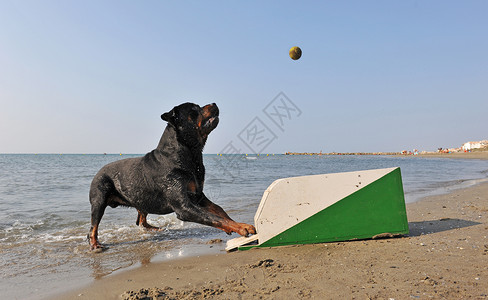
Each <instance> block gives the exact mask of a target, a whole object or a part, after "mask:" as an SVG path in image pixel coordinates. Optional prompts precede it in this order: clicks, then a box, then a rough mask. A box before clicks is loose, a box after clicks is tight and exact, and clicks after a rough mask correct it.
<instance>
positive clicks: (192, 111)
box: [161, 103, 219, 147]
mask: <svg viewBox="0 0 488 300" xmlns="http://www.w3.org/2000/svg"><path fill="white" fill-rule="evenodd" d="M161 119H163V120H164V121H166V122H168V123H169V124H170V125H171V126H173V127H174V128H175V129H176V134H177V137H178V139H179V140H180V141H181V142H182V143H184V144H186V145H187V146H189V147H203V146H204V145H205V142H206V141H207V137H208V135H209V134H210V132H211V131H212V130H214V129H215V127H217V125H218V124H219V108H218V107H217V104H215V103H212V104H208V105H205V106H204V107H200V106H199V105H197V104H193V103H183V104H180V105H178V106H175V107H174V108H173V109H172V110H170V111H169V112H167V113H164V114H162V115H161Z"/></svg>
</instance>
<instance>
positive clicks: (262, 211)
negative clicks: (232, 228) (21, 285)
mask: <svg viewBox="0 0 488 300" xmlns="http://www.w3.org/2000/svg"><path fill="white" fill-rule="evenodd" d="M254 225H255V227H256V230H257V234H255V235H253V236H250V237H247V238H246V237H240V238H236V239H232V240H230V241H228V242H227V248H226V250H228V251H230V250H234V249H236V248H237V249H239V250H245V249H249V248H252V247H274V246H283V245H294V244H312V243H324V242H334V241H347V240H355V239H367V238H372V237H374V236H377V235H380V234H385V233H388V234H391V235H402V234H408V222H407V214H406V210H405V198H404V193H403V185H402V178H401V173H400V168H388V169H376V170H367V171H356V172H346V173H333V174H322V175H312V176H300V177H291V178H282V179H278V180H276V181H275V182H273V183H272V184H271V185H270V186H269V187H268V188H267V189H266V191H265V192H264V194H263V197H262V199H261V202H260V204H259V207H258V210H257V212H256V215H255V216H254Z"/></svg>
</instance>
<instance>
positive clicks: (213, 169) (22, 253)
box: [0, 154, 488, 299]
mask: <svg viewBox="0 0 488 300" xmlns="http://www.w3.org/2000/svg"><path fill="white" fill-rule="evenodd" d="M135 156H140V155H122V156H120V155H30V154H25V155H20V154H19V155H16V154H7V155H1V154H0V290H1V291H2V292H1V294H2V298H5V299H16V298H18V299H38V298H40V297H46V296H49V295H52V294H54V293H59V292H62V291H65V290H66V289H70V288H73V287H76V286H77V285H81V284H84V283H89V282H90V281H92V280H94V279H95V280H96V279H97V278H100V277H103V276H106V275H108V274H111V273H113V272H114V271H117V270H121V269H127V268H130V267H134V266H139V265H141V264H147V263H149V262H154V261H162V260H167V259H175V258H178V257H181V256H186V255H199V254H204V253H219V252H222V251H223V248H224V247H225V243H221V244H207V242H208V241H210V240H212V239H223V240H224V241H226V240H228V239H230V238H233V237H236V236H237V235H236V234H233V236H232V237H229V236H227V235H226V234H225V233H224V232H222V231H220V230H218V229H215V228H211V227H207V226H203V225H199V224H195V223H187V222H182V221H179V220H178V219H177V218H176V217H175V215H174V214H170V215H165V216H158V215H149V217H148V222H149V223H151V224H152V225H155V226H159V227H161V228H163V230H161V231H159V232H147V231H145V230H143V229H141V228H139V227H138V226H136V225H135V221H136V217H137V211H136V210H135V209H129V208H120V207H119V208H115V209H112V208H110V207H108V208H107V210H106V212H105V215H104V217H103V219H102V222H101V224H100V231H99V239H100V241H101V242H102V243H103V244H105V245H107V246H108V247H109V249H108V250H107V251H105V252H103V253H98V254H94V253H90V252H89V251H88V250H89V245H88V241H87V238H86V236H87V233H88V231H89V228H90V203H89V200H88V191H89V186H90V182H91V180H92V178H93V176H94V175H95V173H96V172H97V171H98V170H99V169H100V168H101V167H102V166H103V165H105V164H107V163H109V162H112V161H115V160H119V159H124V158H128V157H135ZM204 163H205V167H206V171H207V174H206V181H205V190H204V191H205V193H206V194H207V196H208V198H210V199H211V200H212V201H214V202H215V203H217V204H219V205H220V206H222V207H223V208H224V210H226V211H227V213H228V214H229V215H230V216H231V217H232V218H234V219H235V220H236V221H239V222H246V223H251V224H252V223H253V218H254V214H255V212H256V209H257V207H258V205H259V202H260V200H261V196H262V194H263V192H264V190H265V189H266V188H267V187H268V185H269V184H271V183H272V182H273V181H274V180H276V179H278V178H283V177H293V176H301V175H313V174H323V173H335V172H347V171H357V170H368V169H376V168H387V167H400V168H401V172H402V179H403V185H404V190H405V198H406V202H414V201H418V200H419V199H421V198H422V197H425V196H428V195H433V194H440V193H445V192H448V191H449V190H452V189H455V188H461V187H467V186H469V185H473V184H476V183H478V182H481V181H486V180H488V179H487V177H488V161H481V160H454V159H439V158H414V157H390V156H285V155H269V156H266V155H261V156H259V157H256V156H248V157H246V156H243V155H236V156H217V155H204Z"/></svg>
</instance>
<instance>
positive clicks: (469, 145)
mask: <svg viewBox="0 0 488 300" xmlns="http://www.w3.org/2000/svg"><path fill="white" fill-rule="evenodd" d="M484 147H488V140H483V141H478V142H467V143H464V144H463V146H462V147H461V148H462V149H463V150H464V151H471V150H473V149H479V148H484Z"/></svg>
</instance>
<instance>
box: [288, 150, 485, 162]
mask: <svg viewBox="0 0 488 300" xmlns="http://www.w3.org/2000/svg"><path fill="white" fill-rule="evenodd" d="M285 155H310V156H313V155H319V156H321V155H326V156H328V155H389V156H406V157H431V158H456V159H483V160H486V159H488V151H474V152H453V153H438V152H422V153H419V154H411V153H408V154H404V153H401V152H345V153H341V152H331V153H322V152H320V153H314V152H286V153H285Z"/></svg>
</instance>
